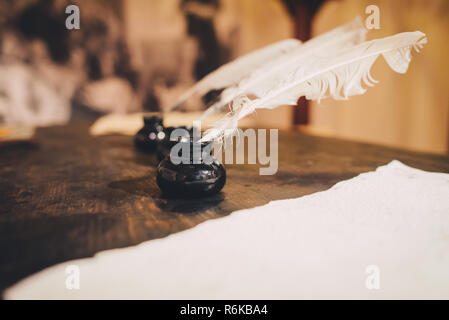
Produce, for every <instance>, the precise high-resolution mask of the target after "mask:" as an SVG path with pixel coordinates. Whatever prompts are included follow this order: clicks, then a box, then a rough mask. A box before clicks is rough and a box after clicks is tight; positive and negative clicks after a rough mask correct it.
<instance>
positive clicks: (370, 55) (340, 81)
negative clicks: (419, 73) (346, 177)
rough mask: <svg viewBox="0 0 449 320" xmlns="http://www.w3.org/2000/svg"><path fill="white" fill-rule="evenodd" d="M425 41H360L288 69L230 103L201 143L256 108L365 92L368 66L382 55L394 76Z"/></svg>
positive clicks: (417, 36) (421, 37)
mask: <svg viewBox="0 0 449 320" xmlns="http://www.w3.org/2000/svg"><path fill="white" fill-rule="evenodd" d="M426 42H427V39H426V36H425V34H424V33H422V32H419V31H415V32H404V33H399V34H396V35H394V36H391V37H386V38H382V39H376V40H371V41H367V42H364V43H362V44H359V45H357V46H354V47H351V48H347V49H343V50H340V51H338V52H336V53H334V55H333V56H329V57H324V58H323V57H318V58H316V59H315V60H314V61H310V62H309V63H308V64H307V65H304V64H303V63H300V64H298V65H297V66H291V65H290V66H289V70H285V76H284V78H283V79H282V81H280V82H279V83H278V84H277V85H275V86H274V87H272V89H271V90H270V91H268V92H266V93H265V94H264V95H263V96H261V97H259V98H257V99H255V100H250V99H249V98H248V97H245V96H244V97H239V98H237V99H235V100H234V101H233V103H232V109H233V110H232V111H231V112H230V113H229V114H228V115H227V116H226V117H225V118H224V119H221V120H220V121H218V122H217V123H215V124H214V126H213V128H211V129H209V130H207V131H206V133H205V135H204V136H203V138H202V141H209V140H212V139H217V138H221V137H223V136H226V135H228V134H229V133H230V132H233V131H234V129H236V128H237V124H238V121H239V120H240V119H242V118H243V117H245V116H246V115H248V114H250V113H252V112H254V110H256V109H258V108H269V109H272V108H275V107H277V106H279V105H296V102H297V100H298V98H299V97H301V96H305V97H306V98H307V99H311V100H318V101H319V100H320V99H322V98H324V97H325V95H326V93H329V95H330V96H331V97H333V98H334V99H348V97H349V96H352V95H358V94H363V93H365V91H366V89H365V88H363V83H364V84H366V85H367V86H372V85H373V84H374V83H375V80H373V79H372V77H371V75H370V70H371V66H372V65H373V63H374V62H375V61H376V60H377V58H378V57H379V56H380V55H382V56H383V57H384V59H385V61H386V62H387V64H388V65H389V66H390V67H391V68H392V69H393V70H394V71H396V72H398V73H405V72H406V71H407V69H408V65H409V63H410V61H411V49H412V48H415V50H416V51H418V49H419V48H421V47H422V46H423V44H424V43H426Z"/></svg>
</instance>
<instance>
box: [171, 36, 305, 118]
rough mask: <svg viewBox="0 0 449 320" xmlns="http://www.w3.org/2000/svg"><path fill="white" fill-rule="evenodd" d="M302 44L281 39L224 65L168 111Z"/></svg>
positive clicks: (237, 79)
mask: <svg viewBox="0 0 449 320" xmlns="http://www.w3.org/2000/svg"><path fill="white" fill-rule="evenodd" d="M301 44H302V43H301V41H299V40H297V39H285V40H281V41H278V42H275V43H273V44H271V45H268V46H265V47H263V48H260V49H258V50H255V51H252V52H250V53H248V54H246V55H244V56H241V57H239V58H237V59H235V60H233V61H231V62H229V63H227V64H224V65H222V66H221V67H219V68H218V69H217V70H215V71H213V72H211V73H209V74H208V75H206V76H205V77H204V78H203V79H201V80H200V81H198V82H197V83H196V84H195V85H194V86H193V87H191V88H190V89H189V90H187V91H186V92H184V93H183V94H182V95H181V96H180V97H179V98H178V100H177V101H176V103H175V104H173V106H172V107H171V108H169V110H168V111H171V110H174V109H176V108H178V107H179V106H180V105H181V104H183V103H184V102H185V101H186V100H187V99H188V98H189V97H190V96H192V95H194V94H198V95H201V96H202V95H205V94H206V93H207V92H209V91H210V90H213V89H222V88H227V87H229V86H231V85H235V84H236V83H238V82H239V81H240V80H241V79H242V78H244V77H245V76H247V75H249V74H250V73H251V72H253V71H254V70H255V69H257V68H259V67H261V66H263V65H264V64H266V63H267V62H269V61H272V60H273V59H275V58H277V57H279V56H283V55H285V54H288V53H289V52H290V51H292V50H294V49H296V48H298V47H300V46H301Z"/></svg>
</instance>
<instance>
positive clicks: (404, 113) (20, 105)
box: [0, 0, 449, 154]
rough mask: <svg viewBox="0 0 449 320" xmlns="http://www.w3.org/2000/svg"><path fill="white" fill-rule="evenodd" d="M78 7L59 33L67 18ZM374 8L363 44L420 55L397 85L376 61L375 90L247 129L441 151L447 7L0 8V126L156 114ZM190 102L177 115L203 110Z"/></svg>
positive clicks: (6, 2) (159, 4) (446, 102)
mask: <svg viewBox="0 0 449 320" xmlns="http://www.w3.org/2000/svg"><path fill="white" fill-rule="evenodd" d="M70 4H76V5H78V6H79V8H80V21H81V23H80V29H79V30H67V29H66V28H65V20H66V18H67V16H68V14H66V13H65V8H66V7H67V6H68V5H70ZM372 4H374V5H377V6H378V7H379V9H380V29H374V30H370V31H369V32H368V39H372V38H379V37H384V36H388V35H392V34H394V33H398V32H404V31H415V30H420V31H422V32H424V33H426V34H427V36H428V44H427V45H426V46H425V47H424V49H423V50H422V51H421V53H419V54H414V59H413V62H412V63H411V65H410V68H409V71H408V72H407V74H405V75H400V74H396V73H394V72H393V71H392V70H390V69H389V68H388V66H387V65H386V64H385V63H384V61H382V59H379V60H378V61H377V62H376V63H375V65H374V68H373V70H372V75H373V77H374V78H375V79H376V80H379V84H378V85H376V86H375V87H373V88H370V89H369V90H368V91H367V93H366V94H365V95H362V96H355V97H352V98H351V99H350V100H349V101H334V100H331V99H327V100H323V101H321V103H320V104H317V103H314V102H311V103H307V102H305V101H303V100H300V101H299V102H298V106H297V107H289V106H285V107H280V108H277V109H275V110H270V111H268V110H262V111H260V112H258V113H257V114H256V115H255V116H254V117H253V121H254V125H257V126H263V127H274V128H281V129H288V128H296V129H299V130H303V131H306V132H311V133H313V134H319V135H325V136H333V137H342V138H349V139H352V140H358V141H364V142H371V143H376V144H383V145H388V146H394V147H400V148H404V149H410V150H417V151H423V152H431V153H439V154H446V153H448V148H449V88H448V86H449V75H448V65H449V62H448V58H447V57H448V53H449V50H448V49H449V36H448V32H447V30H449V19H448V18H449V1H447V0H427V1H426V0H397V1H391V0H378V1H375V0H370V1H360V0H340V1H338V0H328V1H321V0H309V1H301V0H165V1H164V0H79V1H66V0H14V1H13V0H1V1H0V125H3V126H12V125H33V126H49V125H60V124H65V123H68V122H70V121H75V120H79V119H95V118H97V117H99V116H101V115H104V114H107V113H132V112H140V111H157V110H166V109H167V108H168V107H169V106H170V104H171V103H172V102H173V101H175V100H176V98H177V96H178V95H180V94H181V93H182V92H183V91H184V90H186V89H188V88H189V87H190V86H191V85H193V84H194V83H195V82H196V81H197V80H199V79H201V78H202V77H203V76H204V75H206V74H207V73H209V72H211V71H213V70H214V69H216V68H217V67H218V66H220V65H221V64H223V63H226V62H228V61H230V60H232V59H234V58H236V57H238V56H240V55H242V54H245V53H248V52H250V51H252V50H254V49H257V48H260V47H262V46H264V45H267V44H270V43H272V42H275V41H278V40H281V39H285V38H289V37H296V38H299V39H301V40H304V41H305V40H307V39H308V38H310V37H313V36H315V35H318V34H320V33H323V32H325V31H328V30H330V29H332V28H334V27H336V26H338V25H341V24H344V23H346V22H349V21H351V20H352V19H353V18H354V17H355V16H357V15H360V16H361V17H362V19H363V20H364V19H366V17H367V16H368V15H367V14H366V13H365V8H366V7H367V6H368V5H372ZM214 94H216V93H214V92H210V94H208V95H207V96H206V97H193V98H192V99H190V100H189V101H188V102H187V103H186V104H185V105H184V106H183V110H184V111H193V110H202V109H204V104H205V102H207V101H208V99H210V98H212V97H213V95H214Z"/></svg>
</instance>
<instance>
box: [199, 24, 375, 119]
mask: <svg viewBox="0 0 449 320" xmlns="http://www.w3.org/2000/svg"><path fill="white" fill-rule="evenodd" d="M365 35H366V29H365V28H364V26H363V23H362V20H361V18H360V17H357V18H355V19H354V20H353V21H351V22H350V23H347V24H345V25H343V26H340V27H338V28H335V29H333V30H331V31H329V32H326V33H324V34H322V35H320V36H318V37H315V38H313V39H311V40H309V41H307V42H305V43H304V44H303V45H302V46H300V47H298V48H296V49H294V50H292V51H290V53H289V54H287V55H286V56H280V57H277V58H276V59H273V61H272V62H270V63H268V64H266V65H265V66H263V67H261V68H259V69H257V70H255V71H254V72H253V73H252V74H251V75H250V76H249V77H248V78H244V79H242V81H240V82H239V83H238V84H237V85H235V86H232V87H229V88H227V89H225V90H224V91H223V92H222V93H221V95H220V98H219V100H218V101H217V102H215V103H214V104H213V105H211V106H210V107H209V108H208V109H207V110H206V111H205V112H204V113H203V114H202V115H201V117H200V118H199V120H204V119H206V118H207V117H208V116H210V115H212V114H214V113H217V112H220V111H221V110H222V109H223V107H224V106H226V105H227V104H228V103H230V102H231V101H232V100H233V99H234V98H236V97H237V96H239V95H250V94H252V95H255V96H262V95H263V94H264V93H265V92H266V91H268V90H270V88H271V87H272V86H273V83H276V82H278V81H279V78H282V77H283V76H284V73H285V69H286V68H288V66H289V65H298V63H307V61H308V59H313V58H315V57H316V56H326V55H329V54H332V53H333V52H335V51H336V50H339V49H341V48H345V47H349V46H353V45H356V44H359V43H361V42H363V41H365Z"/></svg>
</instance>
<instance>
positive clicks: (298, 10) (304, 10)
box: [283, 0, 324, 125]
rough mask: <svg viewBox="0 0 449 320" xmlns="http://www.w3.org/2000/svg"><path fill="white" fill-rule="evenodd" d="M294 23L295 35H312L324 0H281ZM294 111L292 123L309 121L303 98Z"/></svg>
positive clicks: (302, 39)
mask: <svg viewBox="0 0 449 320" xmlns="http://www.w3.org/2000/svg"><path fill="white" fill-rule="evenodd" d="M283 1H284V3H285V5H286V6H287V8H288V10H289V12H290V14H291V15H292V17H293V20H294V23H295V31H294V32H295V37H296V38H297V39H299V40H301V41H307V40H309V39H310V38H311V36H312V21H313V17H314V15H315V13H316V12H317V11H318V9H319V8H320V6H321V4H322V3H323V2H324V0H283ZM297 103H298V104H297V107H296V108H295V113H294V124H295V125H301V124H308V123H309V103H308V101H307V100H306V99H305V98H304V97H301V98H299V99H298V102H297Z"/></svg>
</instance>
